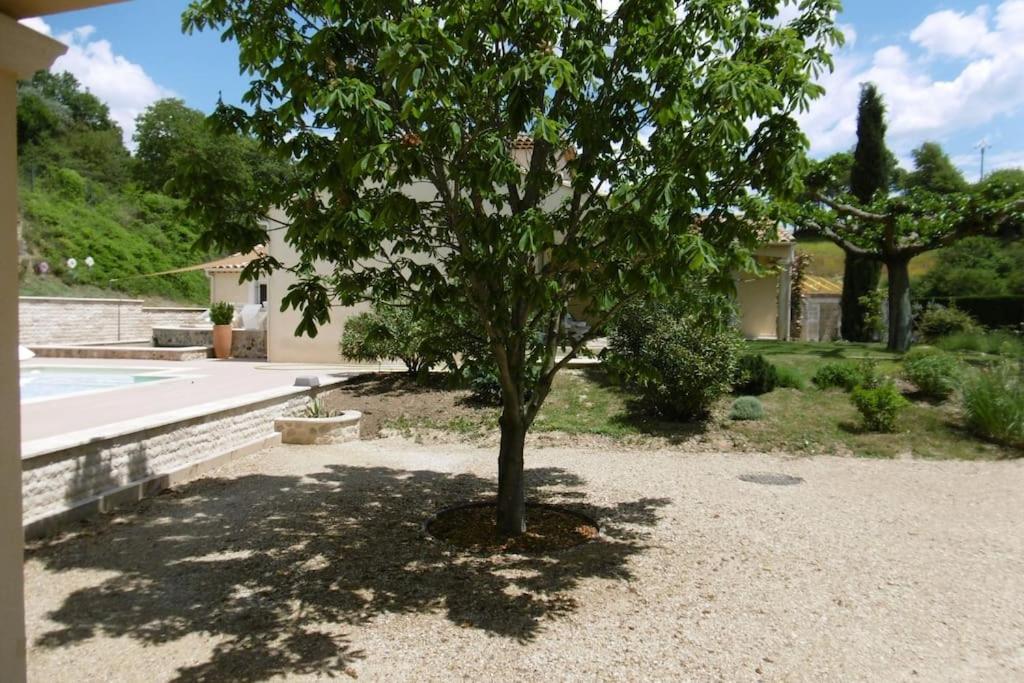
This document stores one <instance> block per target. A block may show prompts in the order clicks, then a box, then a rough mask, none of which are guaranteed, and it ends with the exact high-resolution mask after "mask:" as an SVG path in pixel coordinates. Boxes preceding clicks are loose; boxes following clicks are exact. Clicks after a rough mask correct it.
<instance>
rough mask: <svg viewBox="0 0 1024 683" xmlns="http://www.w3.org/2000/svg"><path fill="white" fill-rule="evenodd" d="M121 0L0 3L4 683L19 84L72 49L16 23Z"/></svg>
mask: <svg viewBox="0 0 1024 683" xmlns="http://www.w3.org/2000/svg"><path fill="white" fill-rule="evenodd" d="M118 1H120V0H0V680H2V681H12V682H18V681H24V680H25V602H24V601H25V597H24V581H23V578H22V561H23V546H24V535H23V533H22V527H21V428H20V419H21V411H20V400H19V389H18V237H17V233H18V142H17V82H18V80H19V79H21V78H27V77H29V76H31V75H32V74H33V73H35V72H36V71H39V70H40V69H46V68H48V67H49V66H50V65H51V64H53V61H54V60H55V59H57V57H59V56H60V55H62V54H63V53H64V51H65V50H66V49H67V48H66V47H65V46H64V45H62V44H61V43H59V42H57V41H56V40H53V39H52V38H49V37H47V36H44V35H42V34H40V33H37V32H36V31H33V30H32V29H30V28H27V27H25V26H22V25H21V24H19V23H18V19H23V18H25V17H36V16H42V15H46V14H56V13H58V12H69V11H71V10H79V9H85V8H87V7H95V6H97V5H106V4H110V3H112V2H118Z"/></svg>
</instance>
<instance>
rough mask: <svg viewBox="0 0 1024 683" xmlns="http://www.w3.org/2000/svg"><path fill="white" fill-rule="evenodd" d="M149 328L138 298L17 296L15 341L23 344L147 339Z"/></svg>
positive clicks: (100, 342) (101, 342)
mask: <svg viewBox="0 0 1024 683" xmlns="http://www.w3.org/2000/svg"><path fill="white" fill-rule="evenodd" d="M150 329H151V326H150V325H149V322H148V320H147V319H146V316H145V315H144V314H143V312H142V301H140V300H138V299H71V298H60V297H39V296H23V297H20V298H19V300H18V341H19V343H21V344H24V345H26V346H29V345H34V344H103V343H110V342H116V341H118V340H134V339H147V338H148V337H149V335H150Z"/></svg>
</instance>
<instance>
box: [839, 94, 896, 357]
mask: <svg viewBox="0 0 1024 683" xmlns="http://www.w3.org/2000/svg"><path fill="white" fill-rule="evenodd" d="M885 128H886V127H885V104H884V103H883V102H882V97H881V95H880V94H879V92H878V88H877V87H875V85H874V84H872V83H866V84H864V86H863V87H862V88H861V93H860V103H859V104H858V107H857V146H856V148H855V149H854V151H853V164H852V166H851V168H850V193H851V194H852V195H853V196H854V197H856V198H857V200H858V201H860V202H862V203H865V204H867V203H870V202H871V200H872V199H873V198H874V197H875V195H877V194H879V193H883V194H888V191H889V187H890V184H891V181H892V174H891V170H892V169H891V165H890V163H889V159H890V158H891V157H892V154H891V153H890V152H889V150H888V148H886V146H885ZM840 246H843V245H840ZM843 251H844V253H845V264H844V267H843V295H842V299H841V301H840V306H841V311H842V325H841V329H842V334H843V339H847V340H849V341H872V335H873V333H874V331H873V330H872V328H871V325H869V324H868V313H869V311H867V310H866V309H865V307H864V304H863V303H862V301H863V300H864V297H865V296H867V295H869V294H871V293H872V292H874V291H875V289H877V288H878V278H879V276H880V275H881V272H882V267H881V264H880V263H879V262H878V261H877V260H876V259H872V258H869V257H866V256H864V255H862V254H859V253H857V252H856V251H852V250H850V249H846V248H845V247H843Z"/></svg>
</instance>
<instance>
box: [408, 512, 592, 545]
mask: <svg viewBox="0 0 1024 683" xmlns="http://www.w3.org/2000/svg"><path fill="white" fill-rule="evenodd" d="M526 516H527V520H528V524H527V527H528V528H527V530H526V533H524V534H521V535H519V536H503V535H502V534H500V533H498V525H497V516H496V508H495V505H494V504H493V503H473V504H469V505H462V506H459V507H455V508H451V509H448V510H444V511H442V512H440V513H438V514H437V516H436V517H434V518H433V519H432V520H430V522H429V523H428V524H427V531H428V532H429V533H430V535H432V536H434V537H435V538H438V539H440V540H442V541H444V542H446V543H450V544H452V545H454V546H456V547H458V548H463V549H466V550H471V551H473V552H487V553H517V554H525V555H534V554H538V553H541V554H543V553H551V552H558V551H560V550H568V549H569V548H574V547H576V546H578V545H582V544H584V543H586V542H587V541H592V540H594V539H595V538H597V535H598V529H597V525H596V524H594V523H593V522H591V521H589V520H588V519H587V518H586V517H584V516H583V515H581V514H578V513H575V512H571V511H569V510H564V509H561V508H558V507H554V506H550V505H528V507H527V512H526Z"/></svg>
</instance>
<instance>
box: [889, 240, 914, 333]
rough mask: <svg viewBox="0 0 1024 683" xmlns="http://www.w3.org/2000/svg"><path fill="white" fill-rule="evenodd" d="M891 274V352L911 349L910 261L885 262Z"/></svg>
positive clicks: (898, 259) (896, 259) (907, 259)
mask: <svg viewBox="0 0 1024 683" xmlns="http://www.w3.org/2000/svg"><path fill="white" fill-rule="evenodd" d="M885 268H886V270H887V271H888V273H889V345H888V346H889V350H890V351H900V352H903V351H906V350H907V349H908V348H910V333H911V309H910V259H909V258H902V257H901V258H895V259H889V260H887V261H886V262H885Z"/></svg>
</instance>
